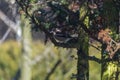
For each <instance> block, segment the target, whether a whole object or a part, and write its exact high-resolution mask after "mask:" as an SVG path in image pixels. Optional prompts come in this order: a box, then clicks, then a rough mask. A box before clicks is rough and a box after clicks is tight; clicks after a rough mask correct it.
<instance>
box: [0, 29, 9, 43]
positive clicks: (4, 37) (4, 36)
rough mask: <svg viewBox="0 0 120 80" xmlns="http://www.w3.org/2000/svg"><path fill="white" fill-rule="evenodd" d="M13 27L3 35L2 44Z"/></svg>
mask: <svg viewBox="0 0 120 80" xmlns="http://www.w3.org/2000/svg"><path fill="white" fill-rule="evenodd" d="M10 31H11V28H9V29H8V30H7V31H6V33H5V34H4V35H3V37H2V39H1V40H0V44H1V43H3V42H4V40H5V39H6V38H7V36H8V34H9V33H10Z"/></svg>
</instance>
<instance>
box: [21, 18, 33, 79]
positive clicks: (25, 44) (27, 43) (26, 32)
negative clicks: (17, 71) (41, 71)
mask: <svg viewBox="0 0 120 80" xmlns="http://www.w3.org/2000/svg"><path fill="white" fill-rule="evenodd" d="M25 20H26V19H24V18H23V16H22V23H21V26H22V55H21V57H22V59H21V80H31V64H30V63H31V54H32V53H31V30H30V25H29V23H28V21H25Z"/></svg>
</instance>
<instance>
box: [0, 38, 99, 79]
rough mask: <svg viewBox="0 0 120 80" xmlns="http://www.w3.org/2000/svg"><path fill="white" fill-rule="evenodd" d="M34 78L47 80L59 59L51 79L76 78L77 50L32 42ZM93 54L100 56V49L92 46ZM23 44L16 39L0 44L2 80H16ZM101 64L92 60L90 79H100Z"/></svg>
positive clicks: (91, 51) (0, 73)
mask: <svg viewBox="0 0 120 80" xmlns="http://www.w3.org/2000/svg"><path fill="white" fill-rule="evenodd" d="M32 49H33V52H32V59H33V61H34V60H35V59H36V58H38V60H35V62H33V63H32V62H31V64H33V66H32V80H45V78H46V76H47V75H48V73H49V72H50V71H51V69H52V68H53V67H54V65H55V64H56V62H57V61H58V60H61V62H60V64H59V65H58V66H57V68H56V70H55V71H54V73H53V74H52V75H51V76H50V80H75V79H74V78H72V75H73V74H75V73H76V68H77V67H76V59H75V58H76V50H74V49H72V50H70V49H63V48H57V47H55V46H53V45H52V44H51V43H49V44H47V45H44V44H43V42H41V41H34V42H33V43H32ZM90 53H91V55H96V56H98V57H100V55H99V51H97V50H95V49H94V48H92V47H90ZM96 53H97V54H96ZM20 59H21V46H20V45H19V44H18V42H16V41H14V40H10V41H6V42H5V43H3V44H1V45H0V80H14V79H13V78H14V77H15V75H16V73H17V71H18V70H19V68H20ZM100 72H101V69H100V64H98V63H96V62H93V61H90V80H100Z"/></svg>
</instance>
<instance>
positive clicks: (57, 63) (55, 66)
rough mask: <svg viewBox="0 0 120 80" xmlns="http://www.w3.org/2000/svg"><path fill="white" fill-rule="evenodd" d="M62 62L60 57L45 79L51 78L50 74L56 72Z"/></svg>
mask: <svg viewBox="0 0 120 80" xmlns="http://www.w3.org/2000/svg"><path fill="white" fill-rule="evenodd" d="M60 63H61V59H59V60H58V61H57V62H56V63H55V65H54V67H53V68H52V69H51V71H50V72H49V73H48V74H47V76H46V78H45V80H49V78H50V76H51V75H52V74H53V73H54V71H55V70H56V68H57V67H58V66H59V64H60Z"/></svg>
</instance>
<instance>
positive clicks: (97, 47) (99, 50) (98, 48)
mask: <svg viewBox="0 0 120 80" xmlns="http://www.w3.org/2000/svg"><path fill="white" fill-rule="evenodd" d="M89 45H90V46H92V47H93V48H95V49H97V50H98V51H101V49H99V48H98V47H96V46H94V45H93V44H91V43H90V42H89Z"/></svg>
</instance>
